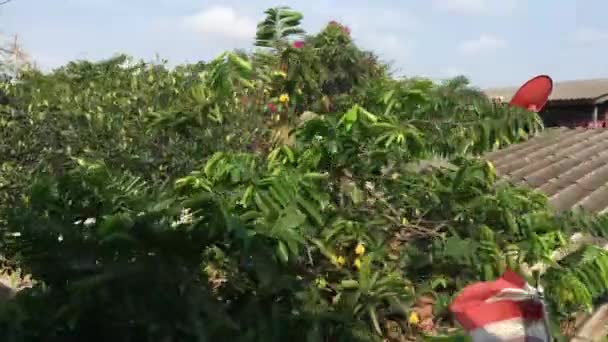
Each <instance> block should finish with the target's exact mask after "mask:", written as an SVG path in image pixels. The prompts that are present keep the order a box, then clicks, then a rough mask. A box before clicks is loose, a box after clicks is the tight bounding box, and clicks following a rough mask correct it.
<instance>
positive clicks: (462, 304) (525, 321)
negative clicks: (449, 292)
mask: <svg viewBox="0 0 608 342" xmlns="http://www.w3.org/2000/svg"><path fill="white" fill-rule="evenodd" d="M450 311H452V313H453V314H454V315H455V317H456V320H457V321H458V323H460V325H462V327H463V328H464V329H465V330H466V331H467V332H468V333H469V335H471V337H472V338H473V341H475V342H482V341H483V342H488V341H509V342H516V341H518V342H519V341H533V342H546V341H549V339H550V337H549V336H550V335H549V332H548V331H547V328H546V325H545V321H544V307H543V303H542V302H541V301H540V299H539V296H538V293H537V291H536V290H535V289H534V288H533V287H532V286H530V285H529V284H528V283H526V281H525V280H524V279H523V278H522V277H520V276H519V275H518V274H517V273H514V272H512V271H507V272H505V273H504V274H503V275H502V276H501V277H500V278H498V279H497V280H495V281H488V282H478V283H474V284H471V285H469V286H467V287H465V288H464V289H463V290H462V292H461V293H460V294H459V295H458V296H457V297H456V298H455V299H454V301H453V302H452V304H451V305H450Z"/></svg>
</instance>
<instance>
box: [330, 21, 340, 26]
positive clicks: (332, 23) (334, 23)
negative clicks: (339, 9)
mask: <svg viewBox="0 0 608 342" xmlns="http://www.w3.org/2000/svg"><path fill="white" fill-rule="evenodd" d="M329 26H338V22H337V21H335V20H332V21H330V22H329Z"/></svg>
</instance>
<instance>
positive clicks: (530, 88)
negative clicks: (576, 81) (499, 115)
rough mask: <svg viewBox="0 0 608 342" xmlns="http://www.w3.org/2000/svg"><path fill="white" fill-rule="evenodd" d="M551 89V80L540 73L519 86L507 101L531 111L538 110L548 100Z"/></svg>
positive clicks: (511, 104)
mask: <svg viewBox="0 0 608 342" xmlns="http://www.w3.org/2000/svg"><path fill="white" fill-rule="evenodd" d="M552 91H553V80H552V79H551V77H549V76H547V75H540V76H536V77H534V78H532V79H530V80H529V81H528V82H526V83H524V85H523V86H521V87H520V88H519V89H518V90H517V92H516V93H515V95H513V98H512V99H511V102H510V103H509V105H510V106H515V107H519V108H523V109H527V110H529V111H532V112H536V113H538V112H540V111H541V109H543V107H544V106H545V104H546V103H547V101H548V100H549V95H551V92H552Z"/></svg>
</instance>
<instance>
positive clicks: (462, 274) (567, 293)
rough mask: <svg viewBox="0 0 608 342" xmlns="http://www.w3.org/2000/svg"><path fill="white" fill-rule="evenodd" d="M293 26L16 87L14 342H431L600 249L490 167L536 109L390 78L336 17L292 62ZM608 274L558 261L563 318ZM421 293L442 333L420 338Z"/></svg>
mask: <svg viewBox="0 0 608 342" xmlns="http://www.w3.org/2000/svg"><path fill="white" fill-rule="evenodd" d="M301 19H302V15H301V14H300V13H298V12H295V11H293V10H291V9H289V8H283V7H279V8H273V9H270V10H268V11H266V18H265V20H264V21H263V22H262V23H260V25H259V26H258V32H257V39H256V44H257V45H258V46H260V47H264V48H266V49H264V50H262V51H256V52H254V53H252V54H251V55H247V54H244V53H238V52H234V53H224V54H222V55H220V56H219V57H218V58H216V59H214V60H212V61H210V62H208V63H202V62H201V63H197V64H193V65H182V66H178V67H176V68H174V69H169V68H167V67H166V66H165V65H163V64H148V63H143V62H137V63H134V62H133V61H131V60H130V59H128V58H127V57H125V56H118V57H116V58H113V59H110V60H107V61H102V62H99V63H91V62H87V61H79V62H72V63H69V64H68V65H66V66H64V67H62V68H59V69H57V70H55V71H53V72H52V73H48V74H44V73H41V72H38V71H29V72H25V73H24V74H23V75H21V77H20V79H19V82H16V83H6V84H3V91H4V92H5V93H6V94H7V95H8V97H9V98H10V103H9V104H7V105H4V106H2V107H0V134H1V135H0V138H1V140H0V155H2V156H3V158H2V160H1V164H0V230H1V231H2V233H3V234H2V239H1V240H0V244H1V246H2V254H3V257H4V258H5V262H4V263H5V267H6V268H7V269H11V270H16V269H19V270H21V271H23V272H25V273H27V274H30V275H31V276H32V278H33V279H34V280H35V285H34V286H33V287H32V288H31V289H26V290H23V291H21V292H20V293H19V294H18V295H17V296H16V297H15V298H14V299H11V300H10V301H8V302H7V304H6V305H5V306H3V307H2V309H0V331H2V332H4V333H5V335H4V336H5V339H6V340H7V341H39V340H40V339H42V338H43V339H44V340H45V341H81V340H91V341H106V340H113V341H207V340H209V341H211V340H215V339H222V338H227V337H230V338H232V339H234V340H237V341H283V340H293V341H382V340H383V339H384V338H387V336H389V335H391V334H396V335H397V336H398V337H399V338H405V336H412V335H416V334H418V335H420V336H422V335H424V336H427V335H429V334H430V333H432V332H438V331H439V332H440V333H443V331H442V330H443V329H444V328H446V327H449V326H452V325H453V322H452V321H451V319H450V316H449V314H448V312H447V306H448V304H449V303H450V301H451V299H452V298H453V296H454V295H455V294H456V293H457V292H458V291H459V290H460V289H461V288H462V287H463V286H465V285H466V284H468V283H470V282H472V281H479V280H489V279H493V278H495V277H497V276H498V275H499V274H500V273H502V272H503V271H504V270H505V269H506V268H511V269H513V270H516V271H518V272H521V273H526V270H527V268H528V266H529V265H532V264H535V263H537V262H546V261H547V260H549V259H551V255H552V253H553V252H554V251H555V250H556V249H557V248H560V247H562V246H564V245H566V244H567V239H568V237H569V236H571V235H572V234H573V233H574V232H577V231H583V232H587V233H590V234H592V235H594V236H606V234H607V233H606V232H607V230H606V228H605V227H607V225H606V218H605V217H596V216H592V215H587V214H569V215H556V214H555V213H553V212H552V211H551V210H550V209H549V208H548V206H547V199H546V198H545V197H544V196H543V195H541V194H538V193H535V192H533V191H531V190H528V189H522V188H515V187H512V186H510V185H508V184H505V183H504V182H500V181H499V179H498V177H497V175H496V174H495V170H494V167H493V165H492V164H491V163H489V162H487V161H485V160H483V159H481V158H479V157H478V155H480V154H482V153H484V152H487V151H490V150H493V149H496V148H499V147H501V146H503V145H507V144H510V143H515V142H518V141H521V140H524V139H527V138H528V137H529V136H530V135H533V134H535V133H536V132H537V131H538V130H540V129H542V125H541V124H540V121H539V119H538V116H537V115H536V114H534V113H530V112H527V111H521V110H514V109H512V108H508V107H499V106H496V105H493V104H491V103H490V102H489V101H488V100H487V99H486V98H485V97H484V96H483V95H482V94H481V93H480V92H479V91H478V90H477V89H474V88H471V87H469V86H468V82H467V80H466V79H463V78H457V79H454V80H451V81H447V82H445V83H441V84H436V83H433V82H431V81H429V80H425V79H416V78H411V79H401V80H399V79H394V78H392V77H390V76H389V75H388V73H387V71H386V70H387V68H386V66H384V65H383V64H381V63H380V62H379V61H378V60H377V59H376V58H375V57H374V56H373V54H371V53H369V52H365V51H362V50H360V49H359V48H358V47H357V46H356V45H355V44H354V42H353V41H352V39H351V38H350V31H349V30H348V29H347V28H346V27H345V26H343V25H340V24H338V23H335V22H332V23H330V24H329V25H328V26H327V27H325V28H324V29H323V30H322V31H321V32H319V33H318V34H316V35H309V36H306V37H304V38H303V41H304V45H303V46H300V47H296V46H292V45H291V43H290V40H291V39H292V38H293V37H294V36H297V35H302V34H303V31H302V30H301V29H300V28H299V24H300V21H301ZM308 110H313V111H315V112H317V113H320V114H317V115H313V117H312V118H307V119H306V120H300V119H302V118H303V116H305V115H303V113H304V112H305V111H308ZM279 129H286V130H288V131H290V133H291V135H290V137H289V138H290V139H291V140H289V141H283V142H281V141H278V142H277V141H274V142H272V141H271V140H270V133H276V131H278V130H279ZM273 131H274V132H273ZM606 260H608V259H606V256H605V255H604V253H603V252H600V251H598V250H596V249H590V248H587V249H585V250H584V251H581V252H580V253H577V254H574V255H572V256H571V257H569V258H567V259H564V260H562V261H560V263H559V264H558V263H555V262H553V263H552V264H551V265H550V266H551V267H552V268H550V269H549V271H548V272H547V273H546V275H545V276H544V277H543V278H542V279H541V281H542V284H543V286H544V287H545V288H546V289H547V293H548V294H549V295H550V300H551V307H552V309H553V310H555V311H556V314H559V315H567V314H568V313H570V312H572V311H573V310H578V309H579V308H580V307H581V306H587V307H588V306H589V305H591V304H592V302H593V300H596V299H597V298H599V297H601V296H602V294H603V291H604V289H605V288H606V287H607V286H608V283H607V282H606V281H605V280H606V279H608V276H607V275H606V274H605V272H604V270H606V269H608V268H606V264H607V262H606ZM421 296H431V297H433V298H435V310H434V313H433V317H432V318H431V320H432V322H431V325H432V329H430V330H431V331H428V329H427V330H426V331H424V330H425V329H423V327H422V325H416V324H407V323H406V322H407V317H408V316H409V314H410V313H411V312H412V310H414V309H415V306H416V304H415V303H416V300H417V299H418V298H420V297H421ZM260 313H262V314H260ZM395 322H396V324H393V325H391V323H395ZM391 326H392V328H391ZM446 334H447V332H446ZM439 335H441V334H439ZM443 335H445V334H443ZM435 338H436V339H446V338H448V339H449V338H452V339H459V340H462V339H464V337H463V336H461V335H457V336H456V335H455V336H452V337H441V336H435V337H434V338H433V339H435Z"/></svg>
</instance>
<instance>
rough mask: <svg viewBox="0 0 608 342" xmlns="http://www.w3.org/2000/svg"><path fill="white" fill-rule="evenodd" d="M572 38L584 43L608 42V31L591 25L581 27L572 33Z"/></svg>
mask: <svg viewBox="0 0 608 342" xmlns="http://www.w3.org/2000/svg"><path fill="white" fill-rule="evenodd" d="M572 39H573V40H574V41H575V42H577V43H582V44H595V43H605V42H608V31H607V30H600V29H595V28H590V27H584V28H579V29H577V30H576V31H575V32H574V33H573V34H572Z"/></svg>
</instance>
